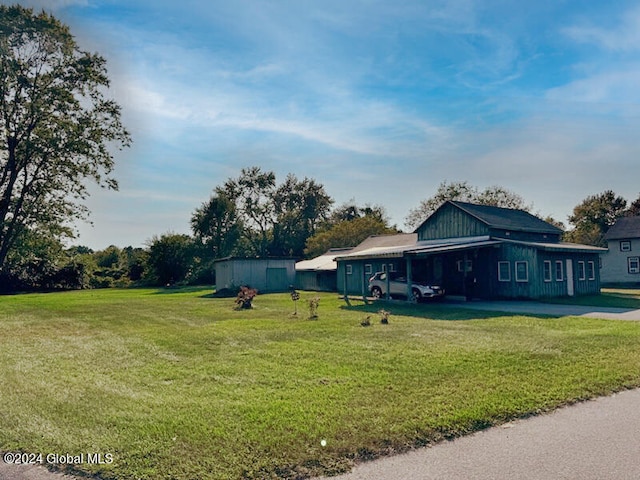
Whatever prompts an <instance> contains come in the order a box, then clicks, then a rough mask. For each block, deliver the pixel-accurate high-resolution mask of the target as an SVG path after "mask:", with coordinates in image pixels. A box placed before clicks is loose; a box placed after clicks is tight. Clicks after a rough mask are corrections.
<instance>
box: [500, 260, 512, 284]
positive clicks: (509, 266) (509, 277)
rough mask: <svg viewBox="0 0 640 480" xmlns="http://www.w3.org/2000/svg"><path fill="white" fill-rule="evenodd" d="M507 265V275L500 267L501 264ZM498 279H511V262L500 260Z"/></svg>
mask: <svg viewBox="0 0 640 480" xmlns="http://www.w3.org/2000/svg"><path fill="white" fill-rule="evenodd" d="M505 264H506V265H507V277H506V278H505V277H503V276H502V270H501V269H500V266H501V265H505ZM498 281H499V282H510V281H511V262H498Z"/></svg>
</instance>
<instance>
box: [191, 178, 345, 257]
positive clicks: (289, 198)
mask: <svg viewBox="0 0 640 480" xmlns="http://www.w3.org/2000/svg"><path fill="white" fill-rule="evenodd" d="M332 203H333V200H332V199H331V197H329V195H327V193H326V192H325V190H324V186H322V185H321V184H319V183H318V182H316V181H315V180H313V179H309V178H304V179H303V180H299V179H298V178H297V177H296V176H295V175H292V174H290V175H288V176H287V178H286V179H285V180H284V182H282V183H281V184H280V185H278V184H277V182H276V175H275V173H274V172H271V171H264V170H262V169H261V168H260V167H250V168H243V169H242V170H241V172H240V175H239V176H238V177H237V178H230V179H228V180H227V181H226V182H225V183H224V184H223V185H222V186H219V187H216V188H215V189H214V195H213V196H212V197H211V199H210V201H209V202H208V203H204V204H202V205H201V206H200V207H199V208H198V209H197V210H196V211H195V212H194V214H193V215H192V217H191V227H192V230H193V232H194V234H195V235H196V237H197V238H199V239H201V240H203V242H204V243H205V244H206V245H207V246H208V247H209V248H210V249H212V250H213V252H214V254H215V256H216V257H222V256H226V255H230V254H239V255H251V256H253V255H257V256H267V255H276V256H282V255H286V256H295V257H301V256H302V255H303V252H304V247H305V244H306V241H307V238H309V237H310V236H311V235H313V234H315V232H316V231H317V229H318V227H319V225H321V224H323V223H324V222H325V221H326V220H327V218H328V215H329V212H330V208H331V204H332Z"/></svg>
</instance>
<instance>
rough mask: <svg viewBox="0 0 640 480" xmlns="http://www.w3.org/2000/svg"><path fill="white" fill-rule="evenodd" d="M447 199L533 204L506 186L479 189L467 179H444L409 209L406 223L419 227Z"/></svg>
mask: <svg viewBox="0 0 640 480" xmlns="http://www.w3.org/2000/svg"><path fill="white" fill-rule="evenodd" d="M447 200H457V201H460V202H471V203H478V204H480V205H493V206H495V207H504V208H517V209H519V210H526V211H529V210H531V206H530V205H527V204H526V203H525V201H524V199H523V198H522V197H521V196H520V195H518V194H517V193H514V192H512V191H510V190H507V189H506V188H503V187H500V186H492V187H487V188H485V189H484V190H479V189H478V188H477V187H474V186H472V185H471V184H469V182H467V181H463V182H449V183H447V182H446V181H444V182H442V183H441V184H440V185H439V186H438V189H437V191H436V193H435V194H434V195H433V196H431V197H429V198H427V199H426V200H422V201H421V202H420V205H418V207H417V208H414V209H412V210H410V211H409V215H407V217H406V218H405V225H407V227H409V228H411V229H415V228H417V227H418V226H419V225H420V224H421V223H422V222H424V221H425V220H426V219H427V218H428V217H429V215H431V214H432V213H433V212H435V211H436V210H437V209H438V207H440V205H442V204H443V203H444V202H446V201H447Z"/></svg>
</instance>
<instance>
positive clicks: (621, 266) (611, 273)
mask: <svg viewBox="0 0 640 480" xmlns="http://www.w3.org/2000/svg"><path fill="white" fill-rule="evenodd" d="M604 239H605V240H606V241H607V245H608V247H609V250H608V251H607V252H605V253H603V254H602V257H601V258H602V270H601V280H602V282H603V283H620V284H638V283H640V217H623V218H620V219H618V221H617V222H616V223H615V224H614V225H613V226H612V227H611V228H610V229H609V231H608V232H607V233H606V234H605V236H604Z"/></svg>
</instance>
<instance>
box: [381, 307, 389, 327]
mask: <svg viewBox="0 0 640 480" xmlns="http://www.w3.org/2000/svg"><path fill="white" fill-rule="evenodd" d="M378 315H380V323H382V324H383V325H388V324H389V315H391V312H387V311H386V310H384V309H382V310H378Z"/></svg>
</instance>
